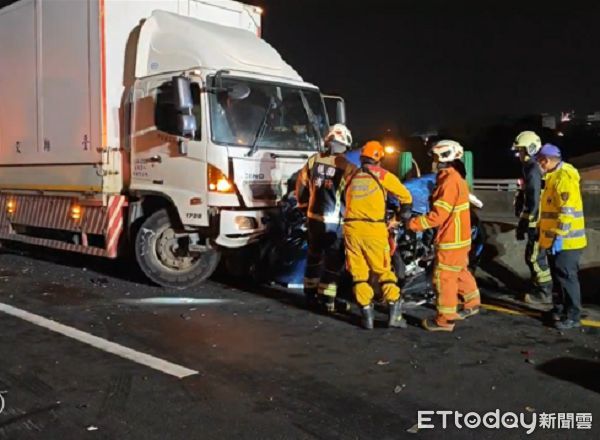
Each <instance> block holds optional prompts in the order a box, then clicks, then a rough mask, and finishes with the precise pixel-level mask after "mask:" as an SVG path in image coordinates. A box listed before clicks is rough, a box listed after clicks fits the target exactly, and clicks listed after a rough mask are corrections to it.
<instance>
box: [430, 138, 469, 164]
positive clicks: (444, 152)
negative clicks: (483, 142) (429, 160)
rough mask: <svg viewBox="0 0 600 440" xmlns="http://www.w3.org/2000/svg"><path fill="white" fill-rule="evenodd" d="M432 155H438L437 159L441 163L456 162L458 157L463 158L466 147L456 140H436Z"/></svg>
mask: <svg viewBox="0 0 600 440" xmlns="http://www.w3.org/2000/svg"><path fill="white" fill-rule="evenodd" d="M430 154H431V155H435V156H436V157H437V161H438V162H440V163H447V162H454V161H455V160H456V159H461V158H462V157H463V156H464V154H465V149H464V148H463V147H462V145H461V144H459V143H458V142H456V141H451V140H443V141H439V142H436V144H435V145H434V146H433V147H431V150H430Z"/></svg>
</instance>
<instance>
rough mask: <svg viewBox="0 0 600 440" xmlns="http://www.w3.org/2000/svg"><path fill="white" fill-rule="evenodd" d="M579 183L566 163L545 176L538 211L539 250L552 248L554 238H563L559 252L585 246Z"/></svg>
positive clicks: (575, 174) (576, 174) (575, 173)
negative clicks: (544, 184)
mask: <svg viewBox="0 0 600 440" xmlns="http://www.w3.org/2000/svg"><path fill="white" fill-rule="evenodd" d="M579 183H580V178H579V172H578V171H577V169H575V167H574V166H573V165H571V164H568V163H566V162H562V163H561V164H560V165H559V166H558V168H557V169H556V170H554V171H552V172H550V173H548V174H547V175H546V186H545V188H544V192H543V193H542V198H541V208H540V222H539V228H540V247H542V248H544V249H549V248H551V247H552V243H553V242H554V240H555V239H556V238H557V237H561V239H562V247H561V249H560V250H575V249H583V248H585V247H586V246H587V239H586V236H585V218H584V216H583V200H582V198H581V189H580V186H579Z"/></svg>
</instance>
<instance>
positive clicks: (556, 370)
mask: <svg viewBox="0 0 600 440" xmlns="http://www.w3.org/2000/svg"><path fill="white" fill-rule="evenodd" d="M538 370H539V371H541V372H542V373H545V374H547V375H549V376H552V377H555V378H557V379H560V380H564V381H567V382H572V383H575V384H577V385H580V386H582V387H584V388H587V389H588V390H590V391H594V392H596V393H600V380H598V371H600V362H594V361H588V360H584V359H575V358H570V357H561V358H557V359H553V360H551V361H549V362H546V363H545V364H542V365H540V366H539V367H538Z"/></svg>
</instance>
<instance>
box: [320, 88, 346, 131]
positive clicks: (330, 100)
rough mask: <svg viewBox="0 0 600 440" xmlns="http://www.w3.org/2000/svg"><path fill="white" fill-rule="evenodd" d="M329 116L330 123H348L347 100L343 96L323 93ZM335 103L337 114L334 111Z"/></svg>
mask: <svg viewBox="0 0 600 440" xmlns="http://www.w3.org/2000/svg"><path fill="white" fill-rule="evenodd" d="M322 96H323V101H324V102H325V108H326V109H327V115H328V117H329V125H335V124H344V125H346V101H344V98H342V97H341V96H333V95H322ZM334 104H335V116H334V115H333V114H332V113H333V111H332V110H333V108H334V107H333V105H334Z"/></svg>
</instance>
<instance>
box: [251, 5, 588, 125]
mask: <svg viewBox="0 0 600 440" xmlns="http://www.w3.org/2000/svg"><path fill="white" fill-rule="evenodd" d="M250 3H253V4H257V5H260V6H263V7H264V9H265V14H264V21H263V23H264V32H263V36H264V38H265V39H266V40H267V41H269V42H270V43H271V44H272V45H273V46H275V48H276V49H277V50H278V51H279V52H280V53H281V54H282V56H283V57H284V59H285V60H286V61H288V62H289V63H290V64H292V65H293V66H294V67H295V68H296V69H297V70H298V71H299V72H300V74H301V75H302V76H303V77H304V78H305V80H307V81H310V82H313V83H315V84H317V85H318V86H319V87H321V89H322V90H323V91H326V92H336V93H339V94H341V95H343V96H344V97H345V98H346V99H347V103H348V108H349V122H350V124H351V125H352V128H353V129H354V131H355V132H356V133H357V134H358V135H359V136H362V137H365V136H367V137H368V136H379V135H380V134H381V133H382V132H383V131H384V130H385V129H387V128H392V129H394V130H398V129H400V131H402V132H405V133H406V132H411V131H414V130H423V129H427V128H439V127H443V126H446V125H451V124H454V123H463V122H465V121H468V120H473V119H480V118H486V117H491V116H495V115H513V116H520V115H525V114H529V113H542V112H550V113H558V112H560V111H561V110H568V109H576V110H578V111H580V112H585V111H593V110H600V57H599V48H600V30H599V26H598V25H599V23H600V2H594V3H595V5H592V4H589V3H591V2H586V3H583V2H577V1H568V2H564V3H563V4H562V5H560V6H552V4H554V3H558V2H555V1H553V2H550V1H546V2H538V1H535V0H533V1H531V0H527V1H523V0H521V1H496V2H487V1H479V2H472V1H439V0H391V1H383V0H368V1H350V0H252V1H250ZM350 4H356V5H357V6H351V5H350Z"/></svg>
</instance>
